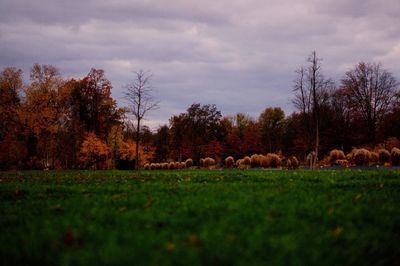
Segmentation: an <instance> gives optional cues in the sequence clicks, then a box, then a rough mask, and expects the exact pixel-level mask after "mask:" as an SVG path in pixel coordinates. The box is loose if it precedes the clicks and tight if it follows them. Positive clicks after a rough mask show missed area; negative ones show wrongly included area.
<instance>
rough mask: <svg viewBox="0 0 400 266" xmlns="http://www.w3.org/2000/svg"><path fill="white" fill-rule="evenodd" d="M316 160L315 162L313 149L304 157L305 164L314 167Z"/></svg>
mask: <svg viewBox="0 0 400 266" xmlns="http://www.w3.org/2000/svg"><path fill="white" fill-rule="evenodd" d="M316 162H317V155H316V153H315V151H312V152H310V153H309V154H308V155H307V157H306V165H307V166H310V167H311V168H312V167H315V163H316Z"/></svg>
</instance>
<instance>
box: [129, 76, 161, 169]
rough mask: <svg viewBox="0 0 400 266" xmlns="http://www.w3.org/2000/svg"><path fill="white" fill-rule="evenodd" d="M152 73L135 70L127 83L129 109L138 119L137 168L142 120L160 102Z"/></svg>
mask: <svg viewBox="0 0 400 266" xmlns="http://www.w3.org/2000/svg"><path fill="white" fill-rule="evenodd" d="M151 77H152V76H151V75H150V74H149V73H147V72H144V71H143V70H140V71H138V72H135V77H134V80H133V81H132V82H131V83H130V84H128V85H126V92H125V98H126V100H127V101H128V102H129V105H130V106H129V111H130V113H131V114H132V115H133V117H134V119H135V121H136V138H135V141H136V156H135V169H136V170H139V167H140V154H139V145H140V137H141V135H140V130H141V122H142V120H143V119H144V117H145V115H146V114H147V113H148V112H149V111H151V110H155V109H157V108H158V102H157V101H155V100H154V98H153V96H152V92H153V91H152V88H151V86H150V79H151Z"/></svg>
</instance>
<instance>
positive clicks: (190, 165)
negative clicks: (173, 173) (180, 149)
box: [185, 158, 193, 168]
mask: <svg viewBox="0 0 400 266" xmlns="http://www.w3.org/2000/svg"><path fill="white" fill-rule="evenodd" d="M192 166H193V160H192V158H188V159H186V161H185V167H186V168H190V167H192Z"/></svg>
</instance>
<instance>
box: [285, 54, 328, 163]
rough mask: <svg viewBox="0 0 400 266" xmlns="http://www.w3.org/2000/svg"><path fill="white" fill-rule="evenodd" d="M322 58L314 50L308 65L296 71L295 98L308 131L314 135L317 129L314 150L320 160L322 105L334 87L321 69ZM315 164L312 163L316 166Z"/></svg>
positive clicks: (295, 103) (294, 102) (296, 105)
mask: <svg viewBox="0 0 400 266" xmlns="http://www.w3.org/2000/svg"><path fill="white" fill-rule="evenodd" d="M321 61H322V59H321V58H318V57H317V53H316V52H315V51H313V52H312V53H311V55H310V56H309V57H308V58H307V62H308V66H307V67H301V68H300V69H299V70H297V71H296V73H297V75H298V76H297V78H296V79H295V81H294V82H295V84H294V91H295V93H296V94H295V99H294V100H293V104H294V105H295V107H296V108H297V109H299V110H300V112H301V113H302V114H303V117H304V124H305V127H306V131H307V133H308V134H309V135H312V133H311V131H312V128H314V130H315V139H314V152H315V160H314V162H315V163H317V162H318V151H319V142H320V139H319V137H320V136H319V130H320V106H321V104H322V103H323V101H324V100H325V95H326V91H327V90H328V89H329V88H332V87H334V85H333V82H332V81H331V80H330V79H325V77H324V75H323V74H322V70H321ZM314 166H315V165H314V164H312V165H311V167H312V168H314Z"/></svg>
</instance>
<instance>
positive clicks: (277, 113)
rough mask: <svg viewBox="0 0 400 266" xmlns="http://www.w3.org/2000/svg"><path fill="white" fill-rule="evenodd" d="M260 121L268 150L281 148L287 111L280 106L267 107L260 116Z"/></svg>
mask: <svg viewBox="0 0 400 266" xmlns="http://www.w3.org/2000/svg"><path fill="white" fill-rule="evenodd" d="M258 123H259V126H260V131H261V138H262V141H263V144H264V147H265V148H266V150H267V151H268V152H277V151H278V150H279V149H281V141H282V135H283V130H284V123H285V113H284V112H283V110H282V109H281V108H279V107H275V108H272V107H269V108H266V109H265V110H264V111H263V112H262V113H261V114H260V116H259V118H258Z"/></svg>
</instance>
